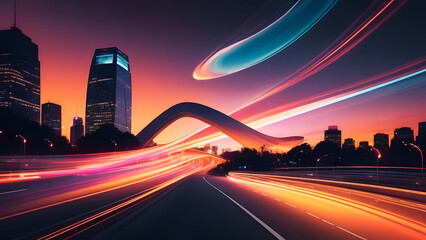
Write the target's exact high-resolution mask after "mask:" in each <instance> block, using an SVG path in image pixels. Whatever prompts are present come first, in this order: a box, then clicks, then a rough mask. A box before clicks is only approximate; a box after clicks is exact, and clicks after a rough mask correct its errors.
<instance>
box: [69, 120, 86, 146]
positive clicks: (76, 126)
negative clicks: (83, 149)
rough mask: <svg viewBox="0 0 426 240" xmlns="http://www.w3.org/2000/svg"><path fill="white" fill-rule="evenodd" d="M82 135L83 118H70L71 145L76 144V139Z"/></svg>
mask: <svg viewBox="0 0 426 240" xmlns="http://www.w3.org/2000/svg"><path fill="white" fill-rule="evenodd" d="M83 136H84V125H83V118H81V117H77V116H76V117H74V118H73V120H72V126H71V129H70V143H71V145H77V143H78V140H79V139H80V138H81V137H83Z"/></svg>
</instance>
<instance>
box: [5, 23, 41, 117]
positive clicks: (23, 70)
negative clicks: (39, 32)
mask: <svg viewBox="0 0 426 240" xmlns="http://www.w3.org/2000/svg"><path fill="white" fill-rule="evenodd" d="M0 107H9V108H11V109H12V111H14V112H16V113H20V114H23V115H24V116H25V117H27V118H29V119H31V120H34V121H36V122H40V61H39V60H38V46H37V45H36V44H35V43H33V42H32V40H31V38H29V37H28V36H26V35H25V34H23V33H22V31H21V30H19V29H18V28H16V27H12V28H11V29H9V30H1V31H0Z"/></svg>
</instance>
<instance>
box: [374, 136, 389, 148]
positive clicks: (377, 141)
mask: <svg viewBox="0 0 426 240" xmlns="http://www.w3.org/2000/svg"><path fill="white" fill-rule="evenodd" d="M374 147H375V148H377V149H381V150H386V149H389V135H388V134H384V133H376V134H374Z"/></svg>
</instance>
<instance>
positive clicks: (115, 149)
mask: <svg viewBox="0 0 426 240" xmlns="http://www.w3.org/2000/svg"><path fill="white" fill-rule="evenodd" d="M110 140H111V142H112V143H114V152H116V151H117V142H116V141H114V140H113V139H110Z"/></svg>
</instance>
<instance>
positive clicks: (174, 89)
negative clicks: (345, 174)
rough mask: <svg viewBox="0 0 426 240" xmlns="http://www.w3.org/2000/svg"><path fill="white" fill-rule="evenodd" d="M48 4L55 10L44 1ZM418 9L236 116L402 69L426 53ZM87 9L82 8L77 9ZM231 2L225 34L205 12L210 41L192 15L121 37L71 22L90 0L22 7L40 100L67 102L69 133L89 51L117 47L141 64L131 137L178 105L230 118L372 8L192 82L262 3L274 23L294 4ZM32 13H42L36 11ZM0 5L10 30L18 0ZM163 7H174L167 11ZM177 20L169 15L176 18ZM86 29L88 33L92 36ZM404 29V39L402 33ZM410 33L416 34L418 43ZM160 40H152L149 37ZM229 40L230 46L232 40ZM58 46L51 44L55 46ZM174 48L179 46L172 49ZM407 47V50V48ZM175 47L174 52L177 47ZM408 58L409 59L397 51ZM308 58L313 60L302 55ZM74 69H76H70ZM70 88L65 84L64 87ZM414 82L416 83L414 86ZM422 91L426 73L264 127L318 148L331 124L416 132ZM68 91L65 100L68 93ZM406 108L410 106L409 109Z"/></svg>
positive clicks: (189, 127)
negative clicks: (192, 24) (37, 65)
mask: <svg viewBox="0 0 426 240" xmlns="http://www.w3.org/2000/svg"><path fill="white" fill-rule="evenodd" d="M47 3H49V5H46V4H47ZM145 4H146V3H145ZM418 4H420V5H421V3H412V2H407V3H406V4H404V6H402V7H401V8H400V9H398V11H397V13H396V14H394V15H392V16H390V17H389V20H387V21H386V22H384V23H383V24H382V25H381V26H379V27H378V30H377V31H376V32H377V33H376V32H374V33H373V34H372V35H371V36H368V37H367V38H366V39H365V40H364V41H363V42H362V44H360V45H359V46H356V47H355V48H354V50H352V51H350V52H349V53H348V55H349V56H350V58H343V59H342V60H340V61H338V62H336V63H334V64H333V65H331V66H330V67H328V68H327V69H325V70H323V71H321V72H319V73H317V74H316V75H314V76H313V77H310V78H308V79H307V80H305V82H306V83H305V82H301V83H300V84H298V85H295V86H294V87H292V89H291V91H283V93H280V94H279V95H277V96H274V97H272V98H271V99H269V102H270V103H269V104H264V103H262V104H259V105H256V106H254V107H252V108H248V110H247V112H246V113H244V114H242V115H241V117H236V119H237V120H242V119H245V118H246V117H247V116H250V114H252V113H257V112H259V111H260V110H259V109H264V108H266V109H268V108H272V107H273V106H274V105H277V104H291V103H293V102H297V101H298V100H301V99H302V100H303V99H304V98H305V95H306V94H315V93H320V92H322V91H324V90H325V89H333V88H334V86H336V87H338V86H339V85H342V84H346V83H350V82H356V81H357V80H359V79H363V78H366V77H370V76H373V75H375V74H380V73H382V72H385V71H388V70H391V69H393V68H395V67H397V66H398V65H402V64H406V63H408V62H410V61H413V60H415V59H418V58H419V57H421V53H422V51H418V48H420V50H422V49H424V46H422V45H419V43H420V42H421V39H423V38H422V37H424V36H423V35H422V34H424V33H416V34H417V35H413V34H414V32H413V31H410V30H412V27H411V28H410V27H409V25H410V24H411V23H414V22H416V21H419V20H420V19H421V17H420V16H418V15H416V14H412V15H413V16H411V17H408V18H407V17H406V14H407V12H413V11H414V13H415V12H416V9H417V8H418ZM81 5H84V6H85V7H81ZM106 5H107V6H105V8H107V7H108V8H111V6H116V8H112V9H118V13H117V14H118V15H119V16H121V15H123V16H124V13H125V12H126V11H128V14H129V16H132V17H133V18H136V19H138V18H142V19H144V20H146V21H148V20H149V17H151V18H153V19H155V16H150V15H143V17H140V16H139V15H138V14H137V13H136V11H132V10H130V8H134V9H135V10H136V9H138V8H140V7H141V5H137V4H136V5H129V6H127V5H121V4H117V3H114V2H107V3H106ZM169 5H170V6H171V7H173V6H174V7H176V8H178V9H183V8H185V6H180V5H179V4H175V3H169ZM175 5H177V6H175ZM231 5H232V6H230V8H228V9H227V10H223V9H220V10H219V9H218V11H220V12H221V15H223V16H224V18H225V19H226V20H232V21H231V22H232V23H233V24H231V25H230V26H228V27H226V28H225V29H223V28H224V26H223V25H220V28H219V26H214V23H213V22H212V23H210V22H208V21H209V19H212V16H209V15H208V14H207V15H206V22H204V21H203V24H206V23H208V28H209V29H210V30H209V33H210V34H215V35H216V37H213V38H212V37H211V35H202V34H201V35H197V34H195V32H194V31H195V30H194V29H195V28H194V29H193V28H188V26H187V25H186V24H184V23H186V22H182V21H189V19H191V18H193V17H196V16H194V15H195V14H189V15H188V16H186V17H185V18H184V19H183V20H182V19H179V20H178V21H177V22H174V23H173V24H175V25H174V27H172V28H174V29H175V30H174V31H172V32H171V33H169V34H166V33H162V32H159V31H157V30H156V29H159V28H160V27H161V26H165V25H166V24H170V22H168V21H164V20H159V19H156V21H151V22H153V25H150V26H148V25H142V26H141V27H136V26H138V25H135V24H136V22H132V21H131V22H129V26H128V27H124V28H122V29H120V32H118V33H116V34H110V31H108V29H106V28H105V29H103V28H100V29H94V26H95V25H96V24H99V22H98V20H96V21H95V22H93V23H91V25H90V26H83V25H82V24H83V22H84V21H83V20H79V21H76V22H75V23H74V24H71V22H73V21H72V20H70V19H74V18H75V16H73V14H75V9H77V8H79V9H80V8H81V9H85V10H84V12H82V13H81V14H80V15H78V14H77V15H78V16H80V17H82V18H83V19H85V18H86V17H88V16H89V15H90V14H95V15H96V14H97V12H96V11H95V9H96V8H95V6H94V5H91V4H90V3H87V4H86V3H77V4H76V6H70V8H66V7H65V6H64V5H62V4H59V3H53V2H49V1H46V2H42V3H40V4H37V6H34V5H33V4H32V3H31V2H30V1H18V14H17V26H18V27H19V28H20V29H21V30H22V31H23V32H24V34H26V35H28V36H30V37H31V38H32V39H33V42H34V43H36V44H38V45H39V54H40V61H41V75H42V76H41V81H42V84H41V88H42V91H41V92H42V96H41V99H42V100H41V102H46V101H47V100H51V101H53V102H57V103H58V104H60V105H62V106H63V112H64V113H63V117H62V118H63V122H64V124H63V126H64V129H68V127H69V126H71V123H72V118H73V117H74V116H75V115H78V116H83V115H84V105H85V104H84V103H85V100H86V99H85V91H86V86H87V85H86V83H87V82H86V81H87V77H88V75H89V74H88V73H89V68H90V59H91V55H92V53H93V50H94V49H96V48H102V47H111V46H117V47H119V48H120V49H122V50H123V51H124V52H126V53H127V54H128V55H129V56H130V58H131V59H132V66H135V67H133V68H132V75H133V76H132V77H133V82H134V86H133V91H134V92H138V94H137V95H135V96H134V97H133V102H134V103H135V104H134V106H133V109H132V112H133V114H132V116H133V121H132V122H133V123H132V124H133V126H132V130H133V133H137V132H138V131H140V130H141V129H142V128H143V127H144V126H145V125H147V124H148V123H149V122H150V121H151V120H152V119H154V118H155V117H156V116H157V115H159V114H160V113H161V112H162V111H164V110H166V109H167V108H168V107H170V106H172V105H173V104H174V103H176V102H181V101H194V102H199V103H202V104H205V105H208V106H210V107H213V108H215V109H218V110H220V111H222V112H225V113H230V112H232V111H234V110H235V109H237V108H238V107H239V106H241V105H244V104H245V103H247V102H248V101H250V100H251V99H252V98H253V97H255V96H256V95H257V94H259V89H267V88H269V86H272V85H274V83H276V82H278V81H279V80H280V79H282V78H283V77H284V76H286V74H287V73H288V72H289V71H291V70H292V69H296V68H298V67H299V66H301V65H303V64H304V63H305V62H306V58H305V57H295V56H297V55H298V54H300V53H301V50H302V49H303V47H304V46H306V41H310V42H311V49H310V50H311V51H312V54H314V53H316V52H318V51H321V50H322V49H324V48H325V47H326V46H327V45H328V44H329V43H331V42H330V40H331V38H329V37H327V36H325V35H324V34H322V32H323V30H324V28H329V27H330V24H331V25H333V26H334V25H336V24H335V23H333V16H334V15H338V17H342V16H341V14H340V15H339V13H340V10H341V9H346V8H350V7H352V8H354V10H353V13H351V14H353V16H356V15H357V14H359V13H360V12H362V10H363V9H364V8H365V7H366V6H368V5H369V3H368V2H363V1H362V2H360V3H358V4H351V3H340V2H339V3H338V4H337V5H336V6H335V7H333V9H332V10H331V11H330V13H329V14H328V15H327V16H326V17H325V18H324V19H322V20H321V21H320V22H319V23H318V25H317V26H316V27H315V28H313V29H312V30H310V31H309V32H308V33H307V34H306V35H305V36H303V37H301V38H300V39H299V40H298V41H296V42H295V43H294V44H293V45H292V46H291V47H290V48H289V49H288V50H285V51H283V52H282V53H280V54H277V55H276V56H274V57H273V58H271V59H269V60H267V61H265V62H263V63H261V64H259V65H257V66H254V67H252V68H250V69H247V70H245V71H242V72H240V73H236V74H233V75H230V76H228V77H224V78H221V79H216V80H214V81H203V82H200V81H196V80H194V79H192V71H193V70H194V69H195V67H196V66H197V65H198V64H199V63H200V62H201V61H202V59H203V58H205V57H206V56H207V55H208V54H209V53H210V52H211V51H212V50H214V49H215V48H217V47H218V46H223V45H226V44H227V43H228V42H232V41H234V39H238V38H241V36H243V35H244V34H243V35H241V34H237V33H241V32H235V31H236V30H235V29H237V27H238V26H239V25H241V23H243V22H244V21H246V18H247V16H248V15H253V14H255V13H256V9H257V8H258V7H263V8H265V9H266V12H265V13H257V14H258V15H259V16H257V17H262V16H263V15H262V14H266V13H269V14H271V16H274V17H277V16H279V15H280V14H282V12H283V10H284V9H285V8H286V7H288V6H290V5H291V4H290V2H289V3H288V5H285V6H280V7H279V8H274V4H273V3H271V2H267V3H265V4H260V3H251V4H249V3H245V4H242V3H233V4H231ZM147 7H149V8H151V9H158V8H159V7H160V6H158V5H156V4H154V3H151V4H150V5H149V6H147ZM207 7H212V6H211V4H208V3H207V4H206V5H203V6H200V5H195V6H193V8H194V9H196V8H200V10H202V11H206V8H207ZM240 7H241V9H240ZM275 7H276V6H275ZM33 8H35V9H39V8H44V9H40V11H31V10H32V9H33ZM74 8H75V9H74ZM1 9H2V13H3V14H2V17H1V20H2V21H1V25H0V27H1V29H7V28H8V27H10V26H11V25H12V22H13V17H12V15H13V1H10V2H7V1H6V2H3V3H2V8H1ZM49 9H50V10H52V9H55V12H56V13H57V15H52V14H50V13H49V11H48V10H49ZM278 10H279V11H278ZM164 11H169V10H168V8H167V9H164ZM39 14H45V15H44V18H42V19H39V18H37V15H39ZM171 14H172V15H170V17H172V16H173V14H176V13H171ZM351 14H349V15H348V16H346V17H344V18H343V19H342V24H341V25H342V26H340V25H338V24H337V26H334V27H335V28H334V29H335V30H333V31H332V32H331V33H330V35H333V36H337V35H339V34H341V32H342V31H343V30H344V29H345V27H346V25H345V26H343V25H344V24H343V23H350V22H351V21H353V20H354V18H353V16H352V15H351ZM62 15H64V16H62ZM65 16H66V17H65ZM197 16H198V15H197ZM402 16H404V17H406V18H405V19H403V21H402V22H401V21H399V20H401V18H402ZM53 18H55V21H49V20H50V19H53ZM270 18H271V17H270ZM270 18H266V19H269V21H272V20H273V19H270ZM65 19H67V20H65ZM101 19H102V21H106V23H110V24H111V26H118V25H120V24H121V23H120V22H119V21H118V22H117V21H116V22H111V21H110V20H108V19H104V18H101ZM397 20H398V21H399V22H400V25H398V26H396V27H395V26H393V25H394V24H393V22H394V21H397ZM99 21H100V20H99ZM139 22H141V21H139ZM142 22H145V21H142ZM93 24H95V25H93ZM117 24H118V25H117ZM200 24H201V23H200ZM247 24H248V28H247V29H245V31H242V32H244V33H245V34H247V33H248V32H250V33H252V32H254V31H257V30H258V29H259V27H254V26H256V22H255V21H254V20H252V21H251V22H248V23H247ZM106 25H108V24H106ZM40 26H44V27H46V28H45V29H55V30H57V31H58V33H64V34H57V35H55V36H52V35H50V36H49V38H46V36H44V35H43V32H37V31H36V30H37V29H40V28H41V27H40ZM120 26H121V25H120ZM317 28H318V29H317ZM42 29H43V28H42ZM79 29H80V30H79ZM160 29H161V28H160ZM197 29H198V28H197ZM89 30H90V32H92V33H90V34H89ZM79 31H80V33H82V34H84V36H85V37H87V40H86V41H85V42H84V44H82V43H80V42H81V37H79V35H78V34H77V33H78V32H79ZM179 31H181V32H180V33H181V34H177V32H179ZM327 31H331V30H330V29H329V30H327ZM185 33H191V34H192V35H191V36H192V37H193V38H195V39H186V38H185V39H183V38H182V37H180V38H179V37H178V36H182V35H185ZM200 33H202V32H200ZM403 33H404V36H405V37H404V38H401V37H399V36H402V34H403ZM170 34H171V35H170ZM194 34H195V37H194ZM129 36H133V38H136V39H138V40H139V41H137V42H136V43H135V42H130V38H129ZM410 36H411V37H410ZM414 36H416V37H415V38H414ZM52 37H53V39H52ZM133 38H132V39H133ZM154 38H155V39H156V41H151V40H152V39H154ZM229 38H230V39H229ZM312 38H316V39H321V41H323V42H324V43H319V42H317V43H313V44H312ZM225 39H229V40H228V41H226V40H225ZM383 39H386V42H387V44H385V45H383V44H381V45H378V44H379V43H380V41H381V40H383ZM52 41H54V42H55V43H52ZM224 41H225V42H224ZM172 42H173V44H171V43H172ZM408 42H409V43H410V44H407V43H408ZM176 44H178V46H180V48H179V47H178V48H175V47H176V46H174V45H176ZM171 45H173V46H174V47H173V49H172V46H171ZM416 48H417V49H416ZM176 49H180V50H176ZM369 51H370V52H371V51H372V54H373V53H374V52H384V53H386V54H382V55H384V56H379V55H377V56H376V55H375V58H376V59H375V60H374V63H375V68H374V69H372V68H370V67H369V64H371V63H369V62H368V61H364V60H365V59H366V57H367V55H365V53H367V52H369ZM402 52H403V53H404V54H400V53H402ZM302 53H304V54H305V55H310V54H308V53H306V52H304V51H302ZM181 57H184V58H185V59H188V61H181V60H179V59H180V58H181ZM306 57H309V56H306ZM387 58H391V59H392V61H388V62H385V61H384V60H385V59H387ZM84 59H86V60H84ZM289 59H291V60H292V61H293V62H292V63H291V64H289ZM282 63H286V64H285V69H284V70H283V69H282V66H283V65H282ZM352 64H355V66H356V69H357V71H356V72H354V71H353V69H352V68H351V69H350V68H349V67H348V66H351V65H352ZM68 66H73V67H72V68H68ZM164 67H167V69H168V71H164V70H163V69H164ZM354 69H355V68H354ZM360 70H362V71H360ZM342 76H345V78H344V79H343V80H342V81H341V82H339V81H337V80H336V79H342ZM258 79H262V81H257V80H258ZM325 79H329V81H324V80H325ZM419 81H420V85H419V83H418V82H419ZM65 82H66V83H68V84H64V83H65ZM247 83H249V84H247ZM307 84H309V85H311V86H315V88H309V89H306V86H307ZM241 86H244V88H241ZM414 86H417V87H416V88H414ZM232 89H238V94H235V92H233V91H232ZM424 89H425V85H424V77H423V76H419V77H415V78H413V80H408V83H406V84H404V83H398V84H396V85H393V86H389V87H386V88H383V89H382V90H376V91H373V92H372V93H369V94H366V95H363V96H361V97H356V98H353V99H349V100H345V101H342V102H338V103H335V104H332V105H329V106H326V107H323V108H321V109H317V110H313V111H310V112H308V113H304V114H302V115H298V116H295V117H292V118H289V119H286V120H283V121H280V122H277V123H274V124H272V125H269V126H266V127H263V128H260V129H259V130H260V131H261V132H264V133H266V134H269V135H272V136H275V137H281V136H286V135H302V136H304V137H305V139H306V140H307V142H309V143H311V144H314V143H316V142H319V140H320V139H321V138H322V137H323V136H322V134H323V133H322V130H323V129H324V128H325V127H327V126H328V125H332V124H335V125H338V126H339V127H340V128H341V129H343V132H342V139H345V138H348V137H351V138H354V139H360V140H367V141H369V142H373V134H371V133H376V132H381V133H385V134H389V135H391V134H392V132H393V130H394V128H396V127H400V126H409V127H411V128H412V129H413V130H414V131H417V122H419V121H423V120H424V119H426V113H424V112H422V111H421V109H422V106H424V105H425V104H426V97H424V96H423V94H422V93H423V92H424ZM261 91H263V90H261ZM63 92H66V93H67V94H66V95H65V94H63ZM305 92H306V93H305ZM68 93H69V94H68ZM152 99H154V101H152ZM76 105H78V109H79V110H78V114H76ZM269 106H270V107H269ZM407 106H412V107H409V108H408V107H407ZM348 107H349V109H351V110H350V111H349V110H347V109H348ZM348 113H355V114H356V117H349V116H348ZM373 115H378V116H380V117H374V118H372V117H371V116H373ZM314 119H315V120H314ZM312 121H315V124H312ZM302 125H303V126H304V127H301V126H302ZM202 126H204V125H203V124H202V123H200V122H196V121H194V120H187V119H185V120H181V121H179V122H177V123H176V124H174V125H172V126H170V128H168V129H166V131H165V132H164V133H163V134H160V135H159V137H158V141H159V142H160V143H165V142H168V141H172V140H174V139H176V138H179V137H182V136H184V135H186V134H187V133H190V132H192V131H194V130H197V129H198V128H200V127H202ZM64 133H65V134H64V135H65V136H67V137H68V138H69V131H67V130H65V131H64ZM212 144H213V145H218V146H219V148H222V147H227V146H228V145H230V146H233V148H234V149H235V148H236V146H238V145H235V142H233V141H229V140H227V141H223V140H222V141H221V142H220V144H218V143H212Z"/></svg>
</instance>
